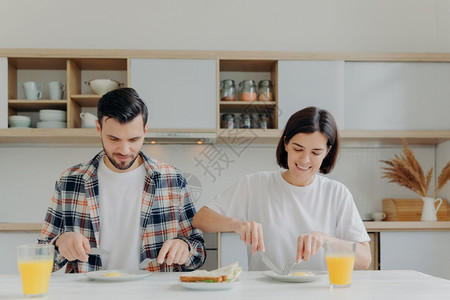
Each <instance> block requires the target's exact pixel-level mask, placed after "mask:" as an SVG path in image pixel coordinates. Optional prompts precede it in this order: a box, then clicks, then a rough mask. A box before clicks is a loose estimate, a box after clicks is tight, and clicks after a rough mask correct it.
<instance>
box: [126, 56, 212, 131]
mask: <svg viewBox="0 0 450 300" xmlns="http://www.w3.org/2000/svg"><path fill="white" fill-rule="evenodd" d="M130 86H131V87H133V88H134V89H136V90H137V91H138V93H139V96H140V97H141V98H142V99H143V100H144V101H145V102H146V104H147V106H148V109H149V117H148V124H149V127H150V128H156V129H171V130H173V129H211V130H216V127H217V119H216V116H217V108H216V98H217V70H216V60H214V59H134V58H133V59H131V66H130Z"/></svg>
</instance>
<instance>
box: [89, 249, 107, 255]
mask: <svg viewBox="0 0 450 300" xmlns="http://www.w3.org/2000/svg"><path fill="white" fill-rule="evenodd" d="M108 254H109V251H108V250H104V249H100V248H91V253H89V255H108Z"/></svg>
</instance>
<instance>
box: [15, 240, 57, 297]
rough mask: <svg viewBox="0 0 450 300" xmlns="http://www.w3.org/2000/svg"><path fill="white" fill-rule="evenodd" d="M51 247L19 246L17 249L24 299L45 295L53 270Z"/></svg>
mask: <svg viewBox="0 0 450 300" xmlns="http://www.w3.org/2000/svg"><path fill="white" fill-rule="evenodd" d="M54 252H55V247H54V246H53V245H48V244H47V245H37V244H35V245H21V246H18V247H17V264H18V266H19V273H20V277H21V278H22V290H23V294H24V295H25V296H26V297H40V296H44V295H46V294H47V291H48V283H49V281H50V275H51V273H52V269H53V255H54Z"/></svg>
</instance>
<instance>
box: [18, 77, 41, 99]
mask: <svg viewBox="0 0 450 300" xmlns="http://www.w3.org/2000/svg"><path fill="white" fill-rule="evenodd" d="M22 86H23V90H24V91H25V98H26V99H27V100H37V99H41V98H42V91H41V90H42V85H41V84H38V83H37V82H36V81H26V82H24V83H22Z"/></svg>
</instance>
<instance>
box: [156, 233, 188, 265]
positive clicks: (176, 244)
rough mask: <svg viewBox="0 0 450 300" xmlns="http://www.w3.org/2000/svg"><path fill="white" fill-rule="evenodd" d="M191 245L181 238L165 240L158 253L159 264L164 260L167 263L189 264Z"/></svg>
mask: <svg viewBox="0 0 450 300" xmlns="http://www.w3.org/2000/svg"><path fill="white" fill-rule="evenodd" d="M188 258H189V245H188V244H187V243H186V242H185V241H183V240H180V239H173V240H167V241H165V242H164V244H163V246H162V247H161V250H160V251H159V254H158V259H157V260H158V264H162V263H163V262H164V260H165V261H166V264H167V265H169V266H171V265H173V264H178V265H183V264H188V262H187V260H188Z"/></svg>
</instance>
